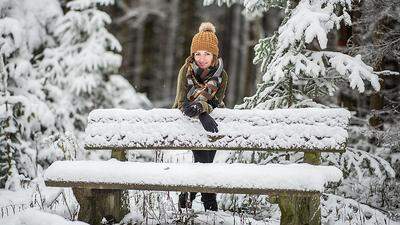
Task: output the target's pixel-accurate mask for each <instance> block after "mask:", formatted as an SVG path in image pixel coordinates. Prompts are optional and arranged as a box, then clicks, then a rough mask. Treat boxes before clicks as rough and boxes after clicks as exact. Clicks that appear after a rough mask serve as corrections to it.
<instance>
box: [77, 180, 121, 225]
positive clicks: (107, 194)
mask: <svg viewBox="0 0 400 225" xmlns="http://www.w3.org/2000/svg"><path fill="white" fill-rule="evenodd" d="M73 192H74V195H75V197H76V200H77V201H78V203H79V205H80V210H79V214H78V219H79V220H80V221H84V222H86V223H89V224H100V223H101V220H102V219H103V218H105V219H107V220H108V221H114V223H117V222H119V221H121V220H122V219H123V217H124V216H125V215H126V214H128V202H127V201H124V200H126V199H127V191H121V190H107V189H85V188H73Z"/></svg>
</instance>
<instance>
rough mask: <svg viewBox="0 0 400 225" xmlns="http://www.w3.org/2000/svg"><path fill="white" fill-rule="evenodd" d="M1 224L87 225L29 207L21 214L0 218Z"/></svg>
mask: <svg viewBox="0 0 400 225" xmlns="http://www.w3.org/2000/svg"><path fill="white" fill-rule="evenodd" d="M0 224H4V225H26V224H29V225H85V224H86V225H87V223H84V222H80V221H69V220H66V219H64V218H63V217H61V216H58V215H55V214H51V213H47V212H43V211H39V210H37V209H27V210H26V211H23V212H21V213H20V214H17V215H14V216H10V217H5V218H4V219H0Z"/></svg>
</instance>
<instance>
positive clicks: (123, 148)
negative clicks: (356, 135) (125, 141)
mask: <svg viewBox="0 0 400 225" xmlns="http://www.w3.org/2000/svg"><path fill="white" fill-rule="evenodd" d="M84 148H85V149H86V150H111V149H117V150H119V151H126V150H204V151H211V150H218V151H219V150H221V151H265V152H334V153H343V152H345V151H346V144H343V145H342V147H341V148H339V149H334V148H327V149H317V148H312V149H308V148H269V149H263V148H256V147H255V148H232V147H224V148H216V147H213V148H209V147H200V146H199V147H197V146H195V147H193V146H154V145H147V146H146V147H134V146H112V145H110V146H104V145H85V146H84Z"/></svg>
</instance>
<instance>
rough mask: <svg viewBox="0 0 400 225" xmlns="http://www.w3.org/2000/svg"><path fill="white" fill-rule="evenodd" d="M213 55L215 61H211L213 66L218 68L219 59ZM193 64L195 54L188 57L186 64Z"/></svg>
mask: <svg viewBox="0 0 400 225" xmlns="http://www.w3.org/2000/svg"><path fill="white" fill-rule="evenodd" d="M212 55H213V59H212V61H211V66H216V65H217V63H218V57H217V56H216V55H214V54H212ZM191 62H194V53H193V54H191V55H190V56H189V57H187V59H186V63H191Z"/></svg>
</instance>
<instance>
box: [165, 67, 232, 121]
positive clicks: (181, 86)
mask: <svg viewBox="0 0 400 225" xmlns="http://www.w3.org/2000/svg"><path fill="white" fill-rule="evenodd" d="M186 71H187V63H185V64H184V65H183V66H182V68H181V69H180V70H179V74H178V82H177V88H176V97H175V102H174V105H173V106H172V108H178V109H180V110H183V109H182V108H183V104H184V102H185V99H187V97H186V95H187V93H188V91H189V90H188V84H187V78H186ZM227 85H228V74H227V73H226V71H225V70H224V71H222V83H221V87H219V89H218V91H217V92H216V93H215V98H216V99H217V100H218V103H219V104H218V107H219V108H223V107H225V104H224V102H223V101H224V98H225V91H226V87H227ZM200 103H201V105H202V106H203V110H204V112H208V113H210V112H211V111H212V110H213V108H212V107H211V105H209V104H208V103H207V102H205V101H200Z"/></svg>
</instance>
